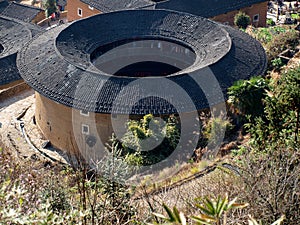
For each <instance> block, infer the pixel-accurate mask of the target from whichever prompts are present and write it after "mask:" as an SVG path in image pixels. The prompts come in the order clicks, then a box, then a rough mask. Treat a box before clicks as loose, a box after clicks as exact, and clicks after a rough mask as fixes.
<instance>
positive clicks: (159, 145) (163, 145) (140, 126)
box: [121, 114, 180, 165]
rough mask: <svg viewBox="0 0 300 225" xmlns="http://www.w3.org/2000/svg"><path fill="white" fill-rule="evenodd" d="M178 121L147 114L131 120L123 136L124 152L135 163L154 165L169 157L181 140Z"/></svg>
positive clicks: (171, 117)
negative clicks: (137, 119)
mask: <svg viewBox="0 0 300 225" xmlns="http://www.w3.org/2000/svg"><path fill="white" fill-rule="evenodd" d="M179 138H180V132H179V128H178V121H177V119H176V118H175V117H174V116H170V117H169V118H168V119H167V120H166V121H164V120H162V119H156V118H154V116H153V115H151V114H148V115H145V116H144V117H143V118H142V119H141V120H140V121H136V120H130V121H129V122H128V124H127V132H126V133H125V134H124V136H123V137H122V138H121V142H122V148H123V150H122V154H123V155H124V156H126V157H127V160H129V162H131V163H132V164H134V165H152V164H154V163H157V162H159V161H161V160H163V159H165V158H166V157H168V156H169V155H170V154H171V153H172V152H173V151H174V149H175V148H176V147H177V144H178V142H179Z"/></svg>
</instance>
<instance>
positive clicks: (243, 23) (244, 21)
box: [234, 12, 251, 29]
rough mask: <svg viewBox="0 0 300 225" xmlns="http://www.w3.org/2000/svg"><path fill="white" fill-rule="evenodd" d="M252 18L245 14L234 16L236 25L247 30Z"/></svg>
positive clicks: (240, 13)
mask: <svg viewBox="0 0 300 225" xmlns="http://www.w3.org/2000/svg"><path fill="white" fill-rule="evenodd" d="M250 21H251V20H250V17H249V16H248V15H246V14H245V13H244V12H239V13H238V14H236V15H235V16H234V24H235V25H236V26H237V27H239V28H242V29H246V28H247V27H248V26H249V25H250Z"/></svg>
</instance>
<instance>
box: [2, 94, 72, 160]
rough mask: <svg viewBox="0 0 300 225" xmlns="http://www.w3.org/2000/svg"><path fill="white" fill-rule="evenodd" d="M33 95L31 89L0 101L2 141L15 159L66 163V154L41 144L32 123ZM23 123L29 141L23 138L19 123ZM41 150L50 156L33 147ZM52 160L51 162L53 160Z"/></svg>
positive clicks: (42, 138)
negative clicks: (43, 146)
mask: <svg viewBox="0 0 300 225" xmlns="http://www.w3.org/2000/svg"><path fill="white" fill-rule="evenodd" d="M34 102H35V97H34V91H33V90H31V89H30V90H27V91H24V92H22V93H19V94H16V95H15V96H14V97H11V98H8V99H6V100H5V101H3V102H1V103H0V138H1V141H2V143H3V144H4V145H5V146H6V147H7V149H9V151H10V154H12V155H13V156H14V157H15V158H16V159H20V160H24V159H25V161H26V159H28V160H34V161H37V160H41V161H45V162H46V161H53V160H51V157H52V158H54V159H55V160H54V161H56V160H57V161H62V162H64V163H66V160H65V159H64V157H65V158H66V157H67V156H65V155H63V153H62V152H60V151H58V150H56V149H54V148H51V149H44V148H42V145H43V144H44V143H45V141H47V140H45V139H44V137H43V135H42V134H41V132H40V131H39V129H38V127H37V126H36V125H35V124H34V119H33V118H34V111H35V105H34ZM21 122H22V124H24V130H25V131H26V132H25V133H26V135H27V137H28V138H29V140H30V142H31V143H32V145H31V144H30V143H28V142H27V141H26V139H25V136H24V135H23V133H22V129H21V127H20V123H21ZM34 146H35V147H36V148H37V149H39V150H41V151H42V153H45V154H47V155H49V156H50V158H49V157H45V156H44V155H43V154H41V153H40V152H38V151H37V150H36V149H34V148H33V147H34ZM54 161H53V162H54Z"/></svg>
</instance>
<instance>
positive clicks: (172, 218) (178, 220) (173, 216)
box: [153, 204, 187, 225]
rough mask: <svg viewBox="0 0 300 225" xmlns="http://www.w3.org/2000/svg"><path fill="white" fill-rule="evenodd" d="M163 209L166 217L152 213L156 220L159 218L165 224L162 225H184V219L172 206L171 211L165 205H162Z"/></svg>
mask: <svg viewBox="0 0 300 225" xmlns="http://www.w3.org/2000/svg"><path fill="white" fill-rule="evenodd" d="M163 207H164V209H165V211H166V212H167V214H168V217H166V216H164V215H162V214H160V213H153V215H154V216H156V217H157V218H161V219H162V220H163V221H164V222H165V223H163V224H164V225H167V224H170V225H171V224H173V225H186V224H187V223H186V217H185V216H184V214H183V213H182V212H179V210H178V209H177V208H176V207H175V206H174V207H173V211H172V210H171V209H170V208H169V207H168V206H167V205H165V204H163Z"/></svg>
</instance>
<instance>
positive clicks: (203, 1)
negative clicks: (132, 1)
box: [156, 0, 267, 18]
mask: <svg viewBox="0 0 300 225" xmlns="http://www.w3.org/2000/svg"><path fill="white" fill-rule="evenodd" d="M261 2H267V1H266V0H167V1H163V2H160V3H158V4H157V5H156V8H157V9H169V10H176V11H180V12H188V13H191V14H194V15H199V16H203V17H207V18H210V17H214V16H217V15H221V14H224V13H227V12H231V11H234V10H239V9H241V8H245V7H248V6H251V5H253V4H256V3H261Z"/></svg>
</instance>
